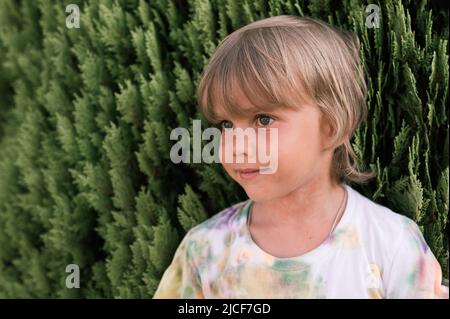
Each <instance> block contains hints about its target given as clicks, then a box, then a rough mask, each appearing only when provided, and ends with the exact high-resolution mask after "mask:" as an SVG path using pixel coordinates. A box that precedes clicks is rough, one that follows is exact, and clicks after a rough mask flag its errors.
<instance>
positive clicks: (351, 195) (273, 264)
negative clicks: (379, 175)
mask: <svg viewBox="0 0 450 319" xmlns="http://www.w3.org/2000/svg"><path fill="white" fill-rule="evenodd" d="M344 186H345V187H346V189H347V192H348V199H347V205H346V208H345V211H344V213H343V215H342V218H341V220H340V221H339V223H338V224H337V226H336V227H335V229H334V231H333V232H332V234H331V235H330V236H329V238H328V239H327V240H325V241H324V242H323V243H322V244H321V245H319V246H318V247H316V248H315V249H313V250H311V251H309V252H307V253H305V254H303V255H301V256H296V257H290V258H279V257H275V256H272V255H270V254H269V253H267V252H265V251H264V250H263V249H262V248H260V247H259V246H258V245H257V244H256V243H255V242H254V241H253V239H252V236H251V233H250V232H249V227H248V212H249V208H250V206H251V205H252V203H253V202H252V201H251V200H247V201H245V202H241V203H238V204H235V205H233V206H232V207H229V208H227V209H225V210H223V211H221V212H219V213H218V214H216V215H214V216H212V217H211V218H209V219H208V220H206V221H204V222H203V223H201V224H199V225H197V226H196V227H194V228H192V229H191V230H190V231H189V232H188V233H187V234H186V235H185V237H184V238H183V240H182V241H181V243H180V245H179V247H178V249H177V251H176V252H175V255H174V257H173V260H172V262H171V264H170V265H169V267H168V268H167V269H166V271H165V272H164V274H163V276H162V278H161V281H160V283H159V286H158V289H157V290H156V292H155V294H154V296H153V298H448V288H447V287H445V286H443V285H441V279H442V273H441V267H440V265H439V263H438V262H437V260H436V258H435V256H434V255H433V253H432V252H431V250H430V248H429V247H428V245H427V244H426V242H425V241H424V238H423V236H422V233H421V231H420V230H419V228H418V226H417V224H416V223H415V222H413V221H412V220H411V219H409V218H407V217H405V216H402V215H400V214H397V213H395V212H393V211H392V210H390V209H388V208H386V207H384V206H381V205H379V204H377V203H375V202H373V201H371V200H369V199H368V198H366V197H364V196H363V195H361V194H360V193H359V192H357V191H356V190H354V189H353V188H351V187H350V186H348V185H344ZM274 214H276V212H274ZM282 244H283V243H281V242H280V245H282Z"/></svg>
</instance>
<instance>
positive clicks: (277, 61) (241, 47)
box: [197, 15, 375, 183]
mask: <svg viewBox="0 0 450 319" xmlns="http://www.w3.org/2000/svg"><path fill="white" fill-rule="evenodd" d="M359 48H360V44H359V40H358V38H357V37H356V36H355V35H354V34H353V33H351V32H348V31H345V30H341V29H338V28H336V27H333V26H331V25H329V24H327V23H325V22H323V21H320V20H317V19H314V18H311V17H296V16H287V15H281V16H275V17H270V18H267V19H263V20H259V21H255V22H253V23H250V24H248V25H246V26H244V27H242V28H240V29H238V30H236V31H235V32H233V33H231V34H229V35H228V36H227V37H225V38H224V39H223V40H222V41H221V42H220V44H219V46H218V48H217V49H216V52H215V53H214V55H213V56H212V58H211V60H210V62H209V64H208V65H207V67H206V68H205V69H204V71H203V73H202V75H201V79H200V82H199V85H198V89H197V98H198V102H199V105H200V108H201V111H202V113H203V115H204V116H205V118H206V119H207V120H208V121H210V122H213V123H214V122H217V116H216V113H215V109H214V106H217V105H221V106H223V108H224V109H225V111H226V112H227V113H229V114H232V115H237V116H239V115H243V114H244V113H245V112H248V108H246V109H245V110H244V109H243V108H242V105H241V106H240V105H239V104H238V103H237V100H236V97H235V95H234V94H232V92H233V89H234V88H236V87H238V88H239V89H240V90H241V91H242V92H244V94H245V96H246V98H247V99H248V100H249V101H250V103H251V106H252V107H253V108H255V109H258V110H265V111H267V110H273V109H275V108H277V107H286V108H291V109H297V108H298V107H301V104H302V103H304V102H310V101H312V102H313V103H314V105H316V106H318V107H319V109H320V111H321V113H322V115H323V116H324V119H325V120H327V121H328V123H330V125H331V126H332V127H333V129H334V132H335V137H336V139H335V141H334V143H333V144H332V145H331V146H330V149H334V153H333V160H332V168H331V170H332V178H334V179H335V180H336V181H339V182H357V183H364V182H367V181H368V180H369V179H371V178H373V177H374V175H375V174H374V173H373V172H364V171H362V169H361V166H360V164H359V163H358V158H357V156H356V154H355V152H354V151H353V148H352V145H351V143H350V139H351V137H352V135H353V133H354V131H355V130H356V129H357V128H358V126H359V125H360V124H361V123H362V122H363V121H364V120H365V119H366V116H367V105H366V96H367V87H366V83H365V79H364V72H363V68H362V66H361V62H360V57H359Z"/></svg>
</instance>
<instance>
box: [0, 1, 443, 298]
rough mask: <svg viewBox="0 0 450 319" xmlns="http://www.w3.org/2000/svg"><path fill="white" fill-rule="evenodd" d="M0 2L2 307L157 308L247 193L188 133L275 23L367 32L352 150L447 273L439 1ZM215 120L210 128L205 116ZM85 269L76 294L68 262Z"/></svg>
mask: <svg viewBox="0 0 450 319" xmlns="http://www.w3.org/2000/svg"><path fill="white" fill-rule="evenodd" d="M71 3H74V4H77V5H78V6H79V9H80V28H68V27H67V26H66V18H67V16H68V14H69V13H66V12H65V8H66V6H67V3H66V1H43V0H42V1H35V0H21V1H16V0H4V1H1V2H0V297H6V298H12V297H21V298H24V297H31V298H32V297H56V298H111V297H113V298H131V297H136V298H150V297H152V295H153V293H154V291H155V289H156V287H157V285H158V283H159V280H160V278H161V275H162V273H163V271H164V270H165V269H166V267H167V266H168V264H169V263H170V261H171V259H172V257H173V253H174V251H175V249H176V248H177V246H178V244H179V242H180V240H181V238H182V236H183V235H184V234H185V232H186V231H188V230H189V229H190V228H191V227H193V226H195V225H197V224H198V223H200V222H202V221H203V220H205V219H207V218H208V217H210V216H212V215H214V214H215V213H217V212H218V211H220V210H221V209H223V208H225V207H228V206H229V205H231V204H233V203H236V202H238V201H241V200H244V199H245V193H244V192H243V190H242V189H241V188H239V187H238V185H237V184H236V183H234V182H233V181H232V180H231V179H230V178H229V177H228V176H227V175H226V173H225V172H224V171H223V169H222V168H221V167H220V165H218V164H208V165H206V164H195V163H186V164H174V163H172V162H171V161H170V158H169V154H170V149H171V146H172V145H173V143H174V141H171V140H170V132H171V130H172V129H173V128H176V127H186V128H190V127H191V124H192V120H193V119H202V116H201V114H200V113H199V111H198V105H197V101H196V98H195V88H196V85H197V83H198V80H199V76H200V74H201V72H202V70H203V68H204V67H205V66H206V64H207V63H208V60H209V58H210V56H211V55H212V53H213V52H214V50H215V48H216V47H217V45H218V43H219V41H220V40H221V39H223V38H224V37H225V36H226V35H227V34H229V33H231V32H232V31H233V30H236V29H237V28H239V27H241V26H243V25H245V24H248V23H250V22H252V21H255V20H259V19H262V18H265V17H269V16H274V15H280V14H290V15H298V16H303V15H308V16H313V17H318V18H320V19H322V20H325V21H327V22H329V23H331V24H333V25H337V26H340V27H343V28H345V29H347V30H351V31H353V32H355V33H356V34H357V35H358V37H359V39H360V41H361V55H362V57H363V63H364V67H365V74H366V78H367V82H368V87H369V94H368V100H367V101H368V105H369V115H368V120H367V122H366V123H364V124H363V125H362V126H361V128H360V129H358V131H357V132H356V134H355V136H354V138H353V139H352V143H353V146H354V148H355V150H356V152H357V154H358V155H359V156H360V157H361V159H362V161H363V162H364V163H366V165H367V166H370V167H371V168H372V169H373V170H375V171H376V172H377V174H378V175H377V178H375V179H374V180H372V181H371V182H370V183H368V184H366V185H362V186H360V185H352V186H354V187H355V188H356V189H358V190H359V191H360V192H362V193H363V194H364V195H366V196H367V197H369V198H371V199H373V200H374V201H376V202H378V203H381V204H383V205H385V206H387V207H389V208H391V209H392V210H394V211H396V212H399V213H401V214H404V215H406V216H409V217H410V218H412V219H414V220H415V221H416V222H417V223H418V224H419V225H420V227H421V229H422V231H423V233H424V235H425V238H426V240H427V242H428V243H429V245H430V246H431V248H432V250H433V252H434V254H435V255H436V256H437V257H438V259H439V261H440V263H441V265H442V267H443V269H444V275H445V276H448V270H447V268H448V235H447V232H448V219H447V211H448V202H449V193H448V190H449V188H448V185H449V169H448V144H449V142H448V136H449V131H448V127H449V126H448V113H447V108H446V105H447V103H448V80H449V67H448V8H445V7H441V6H442V5H441V4H440V2H438V1H433V2H428V1H414V2H413V1H394V0H391V1H379V2H375V4H377V5H378V7H379V13H380V20H379V27H378V28H368V27H367V26H366V18H367V16H368V15H369V13H368V12H366V7H367V5H368V3H367V2H365V1H364V2H361V1H355V0H344V1H330V0H321V1H294V0H283V1H280V0H269V1H261V0H259V1H253V0H252V1H250V0H242V1H230V0H190V1H180V0H158V1H153V0H152V1H143V0H114V1H113V0H104V1H75V0H74V1H71ZM203 123H204V125H205V126H206V125H208V123H206V122H205V121H203ZM69 264H76V265H78V266H79V269H80V279H81V283H80V288H79V289H68V288H67V287H66V284H65V281H66V277H67V275H68V274H67V273H66V272H65V269H66V266H67V265H69Z"/></svg>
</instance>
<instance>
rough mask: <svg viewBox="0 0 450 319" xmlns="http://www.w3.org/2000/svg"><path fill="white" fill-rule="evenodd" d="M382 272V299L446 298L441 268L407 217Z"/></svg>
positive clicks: (415, 225)
mask: <svg viewBox="0 0 450 319" xmlns="http://www.w3.org/2000/svg"><path fill="white" fill-rule="evenodd" d="M394 251H395V253H394V255H393V257H392V262H391V264H390V266H389V267H388V271H387V273H386V298H402V299H406V298H408V299H409V298H415V299H419V298H448V287H445V286H444V285H442V270H441V266H440V265H439V262H438V261H437V259H436V257H435V256H434V255H433V253H432V251H431V250H430V247H428V245H427V243H426V242H425V239H424V237H423V235H422V232H421V231H420V229H419V227H418V226H417V224H416V223H415V222H413V221H412V220H409V219H407V220H406V222H405V229H404V231H403V232H400V238H399V241H398V243H397V246H396V248H395V250H394Z"/></svg>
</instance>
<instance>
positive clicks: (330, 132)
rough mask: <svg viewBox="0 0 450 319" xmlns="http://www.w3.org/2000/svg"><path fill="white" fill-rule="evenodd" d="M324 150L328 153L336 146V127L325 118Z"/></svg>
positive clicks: (323, 125) (323, 128) (322, 120)
mask: <svg viewBox="0 0 450 319" xmlns="http://www.w3.org/2000/svg"><path fill="white" fill-rule="evenodd" d="M320 122H321V130H320V131H321V133H322V150H323V151H328V150H330V149H332V148H333V146H334V145H335V144H336V142H337V141H336V131H337V130H336V127H335V126H334V125H333V124H332V123H331V122H330V121H329V120H327V119H326V118H325V117H324V116H322V117H321V120H320Z"/></svg>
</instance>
